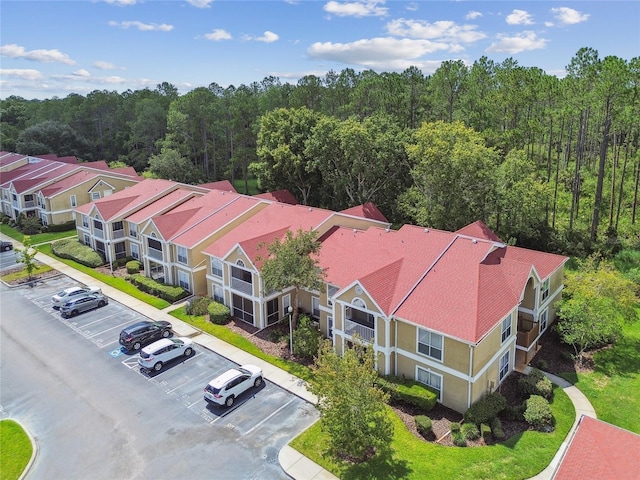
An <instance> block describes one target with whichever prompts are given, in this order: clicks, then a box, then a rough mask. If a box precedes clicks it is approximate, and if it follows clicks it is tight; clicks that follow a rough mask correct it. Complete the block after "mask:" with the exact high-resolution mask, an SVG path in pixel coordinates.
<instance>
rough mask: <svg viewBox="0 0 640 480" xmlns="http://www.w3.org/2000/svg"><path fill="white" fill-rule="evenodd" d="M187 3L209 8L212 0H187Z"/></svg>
mask: <svg viewBox="0 0 640 480" xmlns="http://www.w3.org/2000/svg"><path fill="white" fill-rule="evenodd" d="M187 1H188V2H189V5H191V6H192V7H196V8H209V7H210V6H211V4H212V3H213V0H187Z"/></svg>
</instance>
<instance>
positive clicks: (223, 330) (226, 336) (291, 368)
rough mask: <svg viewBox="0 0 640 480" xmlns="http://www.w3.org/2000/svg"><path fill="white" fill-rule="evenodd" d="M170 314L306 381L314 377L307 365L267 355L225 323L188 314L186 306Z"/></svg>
mask: <svg viewBox="0 0 640 480" xmlns="http://www.w3.org/2000/svg"><path fill="white" fill-rule="evenodd" d="M169 314H170V315H173V316H174V317H176V318H177V319H179V320H182V321H183V322H185V323H188V324H190V325H193V326H194V327H196V328H197V329H199V330H202V331H203V332H205V333H208V334H210V335H213V336H214V337H217V338H219V339H220V340H223V341H225V342H227V343H229V344H231V345H233V346H234V347H238V348H239V349H241V350H244V351H245V352H248V353H250V354H251V355H254V356H256V357H258V358H260V359H262V360H264V361H265V362H268V363H270V364H272V365H275V366H276V367H279V368H281V369H283V370H284V371H286V372H289V373H290V374H292V375H295V376H296V377H298V378H301V379H303V380H306V381H309V380H311V379H312V374H311V370H310V369H309V368H307V367H305V366H304V365H300V364H299V363H296V362H290V361H287V360H284V359H282V358H279V357H274V356H272V355H267V354H266V353H264V352H263V351H262V350H260V349H259V348H258V347H256V345H255V344H253V343H251V342H250V341H249V340H247V339H246V338H245V337H243V336H242V335H238V334H237V333H235V332H232V331H231V330H229V329H228V328H227V327H225V326H224V325H216V324H214V323H211V322H209V321H207V319H206V318H205V317H204V316H202V315H187V314H186V313H185V311H184V307H180V308H178V309H176V310H173V311H171V312H169Z"/></svg>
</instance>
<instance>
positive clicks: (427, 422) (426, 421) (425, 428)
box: [414, 415, 433, 438]
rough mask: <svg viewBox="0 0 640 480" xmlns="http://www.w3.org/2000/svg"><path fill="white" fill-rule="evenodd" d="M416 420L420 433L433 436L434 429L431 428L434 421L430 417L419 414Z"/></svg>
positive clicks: (424, 435) (426, 436)
mask: <svg viewBox="0 0 640 480" xmlns="http://www.w3.org/2000/svg"><path fill="white" fill-rule="evenodd" d="M414 420H415V422H416V429H417V430H418V433H419V434H420V435H422V436H423V437H425V438H429V437H431V436H433V430H432V429H431V427H432V423H431V419H430V418H429V417H427V416H426V415H417V416H416V417H415V418H414Z"/></svg>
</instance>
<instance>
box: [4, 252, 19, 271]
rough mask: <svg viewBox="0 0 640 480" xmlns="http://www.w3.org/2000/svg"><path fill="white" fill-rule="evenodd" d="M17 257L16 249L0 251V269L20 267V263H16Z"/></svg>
mask: <svg viewBox="0 0 640 480" xmlns="http://www.w3.org/2000/svg"><path fill="white" fill-rule="evenodd" d="M16 258H17V256H16V252H15V251H14V250H9V251H7V252H0V271H2V270H8V269H9V268H15V267H19V266H20V265H18V264H17V263H16Z"/></svg>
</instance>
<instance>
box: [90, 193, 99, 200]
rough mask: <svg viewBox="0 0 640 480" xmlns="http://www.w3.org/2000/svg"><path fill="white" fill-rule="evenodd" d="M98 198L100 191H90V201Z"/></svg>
mask: <svg viewBox="0 0 640 480" xmlns="http://www.w3.org/2000/svg"><path fill="white" fill-rule="evenodd" d="M95 200H100V192H91V201H95Z"/></svg>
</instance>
